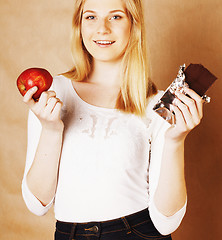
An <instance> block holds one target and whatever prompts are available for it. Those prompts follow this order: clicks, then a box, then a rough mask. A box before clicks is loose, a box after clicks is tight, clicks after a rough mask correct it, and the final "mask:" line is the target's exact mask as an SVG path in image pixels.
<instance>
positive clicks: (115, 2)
mask: <svg viewBox="0 0 222 240" xmlns="http://www.w3.org/2000/svg"><path fill="white" fill-rule="evenodd" d="M117 9H119V10H125V3H124V0H85V3H84V6H83V11H85V10H94V11H97V12H100V11H102V12H104V11H107V12H109V11H112V10H117Z"/></svg>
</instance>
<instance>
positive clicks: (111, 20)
mask: <svg viewBox="0 0 222 240" xmlns="http://www.w3.org/2000/svg"><path fill="white" fill-rule="evenodd" d="M130 30H131V21H130V19H129V18H128V16H127V12H126V9H125V4H124V2H123V0H112V1H110V0H86V1H85V4H84V7H83V16H82V24H81V33H82V38H83V43H84V45H85V47H86V49H87V50H88V52H89V53H90V54H91V55H92V57H93V58H94V60H97V61H106V62H108V61H109V62H115V61H119V60H120V59H121V58H122V56H123V53H124V51H125V49H126V47H127V44H128V42H129V38H130Z"/></svg>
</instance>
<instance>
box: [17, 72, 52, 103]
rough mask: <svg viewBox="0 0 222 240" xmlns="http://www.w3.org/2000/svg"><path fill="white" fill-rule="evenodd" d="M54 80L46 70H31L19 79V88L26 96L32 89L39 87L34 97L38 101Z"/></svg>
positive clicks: (22, 74)
mask: <svg viewBox="0 0 222 240" xmlns="http://www.w3.org/2000/svg"><path fill="white" fill-rule="evenodd" d="M52 80H53V78H52V76H51V74H50V73H49V72H48V71H47V70H46V69H43V68H29V69H26V70H25V71H24V72H22V73H21V74H20V76H19V77H18V79H17V87H18V89H19V92H20V93H21V94H22V96H24V95H25V94H26V92H27V91H28V90H29V89H30V88H32V87H34V86H37V87H38V91H37V92H36V93H35V94H34V95H33V98H34V99H35V100H37V99H38V98H39V97H40V95H41V94H42V92H44V91H47V90H48V89H49V88H50V86H51V85H52Z"/></svg>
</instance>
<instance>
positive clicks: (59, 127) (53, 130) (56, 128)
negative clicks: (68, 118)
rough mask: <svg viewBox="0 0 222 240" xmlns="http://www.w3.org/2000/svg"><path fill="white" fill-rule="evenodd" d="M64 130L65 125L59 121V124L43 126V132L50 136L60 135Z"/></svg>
mask: <svg viewBox="0 0 222 240" xmlns="http://www.w3.org/2000/svg"><path fill="white" fill-rule="evenodd" d="M63 130H64V123H63V122H62V121H59V122H58V123H52V124H42V132H45V133H48V134H60V133H63Z"/></svg>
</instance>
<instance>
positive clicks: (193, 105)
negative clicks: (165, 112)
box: [166, 88, 204, 141]
mask: <svg viewBox="0 0 222 240" xmlns="http://www.w3.org/2000/svg"><path fill="white" fill-rule="evenodd" d="M184 91H185V93H186V94H188V95H189V96H190V97H191V98H190V97H187V96H186V95H185V94H184V93H181V92H180V91H176V93H175V95H176V97H177V98H175V99H174V101H173V104H172V105H171V107H172V110H173V111H174V113H175V121H176V124H175V125H172V126H171V127H170V128H169V129H168V130H167V132H166V137H167V138H168V139H170V140H173V141H183V140H185V138H186V136H187V134H188V133H189V132H190V131H191V130H192V129H193V128H195V127H196V126H197V125H198V124H199V123H200V121H201V119H202V117H203V102H204V100H203V99H202V98H201V97H200V96H199V95H198V94H197V93H196V92H194V91H193V90H192V89H190V88H185V89H184Z"/></svg>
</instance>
